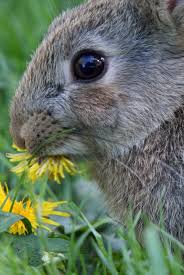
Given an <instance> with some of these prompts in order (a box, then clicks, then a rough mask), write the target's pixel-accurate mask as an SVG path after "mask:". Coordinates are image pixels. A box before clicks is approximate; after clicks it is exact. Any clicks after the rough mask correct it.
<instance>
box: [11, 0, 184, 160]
mask: <svg viewBox="0 0 184 275" xmlns="http://www.w3.org/2000/svg"><path fill="white" fill-rule="evenodd" d="M182 2H183V1H176V0H170V1H167V0H163V1H161V0H160V1H156V0H131V1H130V0H98V1H97V0H92V1H89V2H87V3H85V4H83V5H81V6H79V7H76V8H74V9H73V10H70V11H66V12H65V13H64V14H63V15H61V16H59V17H58V18H56V19H55V20H54V22H53V23H52V24H51V26H50V28H49V30H48V32H47V34H46V35H45V37H44V39H43V41H42V43H41V45H40V46H39V48H38V49H37V51H36V53H35V54H34V56H33V58H32V61H31V62H30V64H29V66H28V68H27V70H26V72H25V74H24V76H23V79H22V81H21V83H20V85H19V87H18V89H17V92H16V95H15V97H14V99H13V102H12V106H11V127H10V128H11V133H12V136H13V139H14V142H15V143H16V144H17V145H18V146H19V147H23V148H24V147H26V148H27V149H28V150H29V151H30V152H35V151H36V150H37V148H38V147H39V148H40V149H39V154H40V155H58V154H68V155H83V154H84V155H90V154H91V155H92V154H93V153H94V154H95V153H97V152H98V154H99V155H100V154H101V155H103V154H105V155H106V154H107V155H113V156H116V155H119V154H122V153H123V152H124V151H125V150H126V149H127V148H130V147H132V146H133V145H135V144H139V143H140V142H141V141H143V140H144V139H145V137H147V136H148V135H149V134H150V133H151V132H152V131H153V130H154V129H155V128H157V127H159V125H160V124H161V123H162V122H163V121H165V120H168V119H169V118H170V117H171V116H172V115H173V113H174V112H175V110H176V109H177V108H178V107H179V106H180V105H181V104H182V95H183V91H184V69H183V64H184V39H183V37H184V36H183V34H184V32H183V23H184V20H182V16H184V12H183V9H182ZM63 132H64V133H65V134H63ZM42 145H43V146H42Z"/></svg>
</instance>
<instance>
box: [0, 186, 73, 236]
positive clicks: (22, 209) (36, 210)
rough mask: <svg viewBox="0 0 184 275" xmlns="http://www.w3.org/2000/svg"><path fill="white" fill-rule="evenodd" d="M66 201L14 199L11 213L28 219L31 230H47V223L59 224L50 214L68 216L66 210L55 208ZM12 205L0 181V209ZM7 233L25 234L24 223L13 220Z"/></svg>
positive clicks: (6, 210) (8, 209) (6, 190)
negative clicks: (35, 201)
mask: <svg viewBox="0 0 184 275" xmlns="http://www.w3.org/2000/svg"><path fill="white" fill-rule="evenodd" d="M64 203H66V201H58V202H50V201H43V202H41V203H40V204H39V203H35V204H34V203H32V202H31V200H30V199H28V200H27V201H26V202H24V201H23V200H22V201H16V200H15V201H14V204H13V207H12V211H11V213H13V214H16V215H20V216H22V217H25V218H27V219H28V220H29V222H30V223H31V226H32V232H33V233H35V232H36V230H37V229H38V228H39V227H40V228H44V229H47V230H49V231H51V230H50V228H49V227H48V226H47V225H54V226H59V225H60V224H59V223H58V222H56V221H54V220H52V219H50V218H49V216H50V215H56V216H61V217H69V216H70V214H69V213H67V212H62V211H58V210H56V208H57V207H58V206H59V205H61V204H64ZM11 206H12V200H11V198H10V197H9V196H8V189H7V188H6V189H5V188H4V187H3V186H2V184H1V183H0V207H1V211H3V212H6V213H8V212H10V209H11ZM38 216H39V217H40V219H39V220H40V223H39V222H38V218H37V217H38ZM9 233H11V234H18V235H25V234H27V233H28V231H27V228H26V226H25V224H24V223H23V222H22V221H21V220H20V221H18V222H15V223H14V224H13V225H11V227H10V228H9Z"/></svg>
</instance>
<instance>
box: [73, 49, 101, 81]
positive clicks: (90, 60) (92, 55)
mask: <svg viewBox="0 0 184 275" xmlns="http://www.w3.org/2000/svg"><path fill="white" fill-rule="evenodd" d="M104 69H105V58H104V57H103V56H102V55H100V54H98V53H96V52H84V53H81V54H80V55H78V56H77V57H76V58H75V60H74V63H73V72H74V75H75V77H76V79H78V80H84V81H85V80H93V79H95V78H97V77H99V76H100V75H101V74H102V73H103V72H104Z"/></svg>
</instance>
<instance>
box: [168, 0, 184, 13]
mask: <svg viewBox="0 0 184 275" xmlns="http://www.w3.org/2000/svg"><path fill="white" fill-rule="evenodd" d="M182 6H184V0H167V7H168V10H169V12H171V13H172V12H173V11H174V10H175V8H178V7H179V8H181V7H182Z"/></svg>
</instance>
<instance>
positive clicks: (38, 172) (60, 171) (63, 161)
mask: <svg viewBox="0 0 184 275" xmlns="http://www.w3.org/2000/svg"><path fill="white" fill-rule="evenodd" d="M13 147H14V148H15V149H16V150H17V151H18V152H17V153H15V154H6V155H7V157H8V158H9V159H10V161H11V162H19V164H18V165H16V166H15V167H13V168H12V169H11V171H12V172H14V173H16V174H17V175H21V174H22V173H23V172H24V171H26V172H27V175H28V178H29V179H30V180H31V181H32V182H35V181H36V180H37V179H38V178H40V177H42V176H44V175H47V176H48V178H49V179H52V180H54V181H56V182H57V183H60V182H61V180H62V179H63V178H64V177H65V172H67V173H68V174H70V175H72V176H73V175H75V174H76V173H77V169H76V167H75V165H74V163H73V162H71V161H70V160H69V159H68V158H66V157H64V156H52V157H46V158H43V159H39V158H37V157H33V155H31V154H30V153H28V152H27V151H26V150H21V149H20V148H17V147H16V146H15V145H14V146H13Z"/></svg>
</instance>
